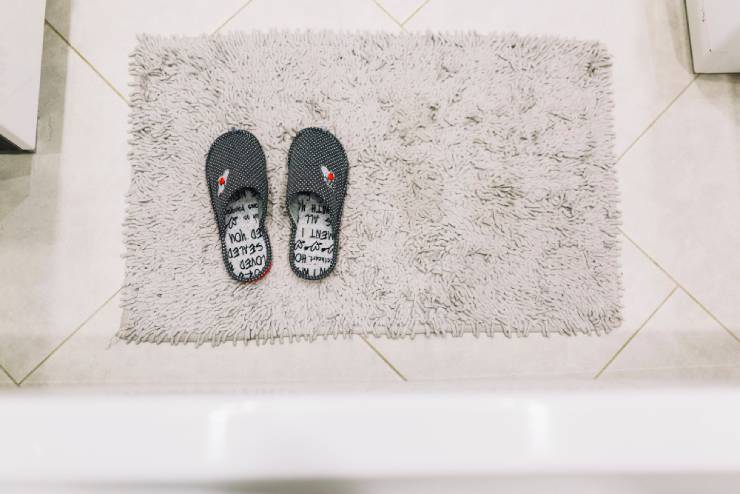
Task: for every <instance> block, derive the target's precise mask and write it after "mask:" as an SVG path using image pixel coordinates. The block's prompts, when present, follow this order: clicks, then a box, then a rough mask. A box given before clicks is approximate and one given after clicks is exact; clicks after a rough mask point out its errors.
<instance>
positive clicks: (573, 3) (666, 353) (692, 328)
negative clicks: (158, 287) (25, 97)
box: [0, 0, 740, 390]
mask: <svg viewBox="0 0 740 494" xmlns="http://www.w3.org/2000/svg"><path fill="white" fill-rule="evenodd" d="M46 21H47V22H46V26H45V40H44V59H43V69H42V81H41V101H40V116H39V130H38V152H37V153H36V154H27V155H0V279H2V283H0V314H1V316H0V387H3V388H5V389H7V390H10V389H12V388H13V387H14V386H16V385H17V386H21V387H24V388H25V387H42V386H43V387H48V386H64V385H93V386H103V387H115V386H126V387H130V386H134V387H138V386H141V387H151V386H154V387H157V386H166V387H169V386H175V387H183V388H197V387H208V388H210V387H212V386H216V385H225V386H230V385H239V386H245V385H246V386H255V387H261V386H263V387H273V386H282V385H285V386H287V385H302V384H303V383H320V384H322V385H324V384H327V383H334V384H336V385H347V386H355V385H356V384H353V383H364V384H363V385H364V386H370V387H372V386H375V385H386V384H389V383H400V384H401V385H402V381H424V382H427V383H428V382H431V381H434V382H451V381H455V382H459V381H468V382H469V383H471V385H474V383H475V382H481V381H482V380H488V379H499V378H501V379H502V380H503V378H510V377H514V378H517V379H520V378H526V379H535V380H543V381H545V382H553V380H558V379H564V380H566V379H567V380H570V381H572V380H576V381H579V380H582V381H584V382H586V381H589V382H590V381H592V380H593V379H598V380H600V381H601V380H603V381H609V380H629V382H635V380H638V381H644V380H654V379H658V380H661V379H665V380H675V379H678V380H681V381H684V380H686V381H701V382H704V381H705V380H709V381H712V382H721V383H728V382H734V383H738V382H740V339H739V337H740V255H739V253H740V76H737V75H735V76H722V75H720V76H704V75H702V76H699V77H696V76H695V75H693V74H692V72H691V60H690V49H689V43H688V36H687V28H686V18H685V13H684V7H683V1H682V0H655V1H650V2H646V1H644V0H625V1H621V2H612V1H609V0H599V1H594V0H562V1H558V2H542V1H540V0H495V1H491V0H464V1H455V2H452V1H450V0H427V1H423V0H379V1H378V2H375V1H373V0H351V1H349V0H313V1H311V2H298V1H289V0H277V1H268V0H249V1H245V0H221V1H218V2H213V1H209V0H128V1H116V2H113V1H111V2H109V1H102V0H101V1H94V0H78V1H74V0H48V2H47V12H46ZM269 28H290V29H303V28H312V29H344V30H357V29H360V30H388V31H395V32H398V31H400V30H408V31H416V30H421V31H424V30H478V31H482V32H487V31H500V32H501V31H503V32H506V31H515V32H519V33H531V34H551V35H558V36H564V37H575V38H583V39H599V40H601V41H603V42H604V43H605V44H606V45H607V47H608V48H609V49H610V50H611V52H612V54H613V56H614V91H615V99H616V108H615V118H616V120H615V126H616V150H615V151H616V155H617V156H618V163H617V169H618V174H619V178H620V187H621V194H622V205H621V208H622V211H623V214H624V218H623V226H622V233H623V236H624V238H623V253H622V265H623V272H624V283H625V294H624V300H623V301H624V324H623V326H622V327H621V328H620V329H618V330H616V331H614V332H612V333H611V334H610V335H608V336H605V337H601V338H598V337H588V336H578V337H562V336H551V337H550V338H549V340H548V341H543V340H542V338H541V337H540V336H538V335H532V336H530V337H529V338H516V337H514V338H511V339H509V338H506V337H503V336H501V337H495V338H492V339H489V338H485V337H482V338H480V339H476V338H474V337H472V336H467V337H463V338H444V339H441V338H430V339H427V338H423V337H420V338H416V339H415V340H413V341H409V340H402V341H396V340H393V341H391V340H387V339H375V338H371V339H368V340H365V339H363V338H352V339H338V340H330V341H317V342H314V343H311V344H305V343H302V344H292V345H288V344H273V345H265V346H257V345H248V346H246V347H245V346H243V345H238V346H231V345H226V346H222V347H218V348H211V347H202V348H199V349H196V348H193V347H192V346H190V347H183V346H179V347H170V346H155V345H126V344H124V343H121V342H118V341H117V340H115V339H114V338H113V335H114V333H115V332H116V330H117V329H118V327H119V325H120V320H121V309H120V308H119V298H118V297H119V290H120V287H121V284H122V282H123V273H124V260H123V259H122V257H121V255H122V250H123V243H122V228H121V223H122V220H123V215H124V208H125V205H124V194H125V192H126V190H127V188H128V180H129V171H128V165H127V162H126V147H127V144H126V135H127V114H128V107H127V101H126V95H127V94H128V87H127V64H128V59H127V55H128V53H129V51H130V50H131V49H132V47H133V46H134V43H135V36H136V33H139V32H147V33H161V34H183V35H195V34H200V33H214V32H228V31H231V30H250V29H263V30H264V29H269Z"/></svg>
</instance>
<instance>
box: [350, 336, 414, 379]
mask: <svg viewBox="0 0 740 494" xmlns="http://www.w3.org/2000/svg"><path fill="white" fill-rule="evenodd" d="M360 338H362V341H364V342H365V343H367V346H369V347H370V349H371V350H372V351H374V352H375V354H376V355H377V356H378V357H380V359H381V360H382V361H383V362H385V363H386V364H387V365H388V367H390V368H391V370H392V371H393V372H395V373H396V374H397V375H398V377H400V378H401V380H402V381H408V379H406V376H404V375H403V374H401V371H399V370H398V369H396V366H394V365H393V364H391V361H390V360H388V358H386V356H385V355H383V354H382V353H380V350H378V349H377V348H376V347H375V345H373V344H372V343H370V341H369V340H368V339H367V338H366V337H365V336H360Z"/></svg>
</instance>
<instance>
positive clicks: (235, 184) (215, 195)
mask: <svg viewBox="0 0 740 494" xmlns="http://www.w3.org/2000/svg"><path fill="white" fill-rule="evenodd" d="M207 163H208V166H207V168H206V174H207V178H208V187H209V190H210V193H211V202H212V203H213V208H214V209H215V212H216V218H217V223H218V230H219V234H220V235H221V236H223V235H225V232H226V228H225V217H226V211H227V206H228V205H229V203H230V202H231V201H232V200H233V199H234V195H235V194H238V193H240V192H242V191H243V190H245V189H252V190H254V191H255V192H256V193H257V195H258V197H259V204H260V208H261V210H262V212H263V214H262V215H261V217H260V224H261V226H264V220H265V216H266V215H265V214H264V212H265V211H266V210H267V166H266V161H265V155H264V153H263V151H262V147H261V146H260V144H259V142H258V141H257V138H256V137H254V136H253V135H252V134H251V133H249V132H246V131H242V130H233V131H231V132H227V133H225V134H222V135H221V136H219V137H218V138H217V139H216V141H214V143H213V145H212V146H211V149H210V151H209V152H208V158H207Z"/></svg>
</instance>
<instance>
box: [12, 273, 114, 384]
mask: <svg viewBox="0 0 740 494" xmlns="http://www.w3.org/2000/svg"><path fill="white" fill-rule="evenodd" d="M122 288H123V285H121V287H120V288H118V290H116V291H115V292H114V293H113V295H111V296H110V297H108V298H107V299H106V300H105V302H103V303H102V304H100V307H98V308H97V309H95V310H94V311H93V313H92V314H90V315H89V316H87V318H86V319H85V320H84V321H82V322H81V323H80V325H79V326H77V327H76V328H75V329H74V331H72V332H71V333H69V334H68V335H67V336H66V337H65V338H64V339H63V340H62V341H60V342H59V344H58V345H57V346H55V347H54V348H53V349H52V350H51V352H49V353H48V355H46V357H44V358H43V359H41V361H40V362H39V363H38V364H36V365H35V366H34V368H33V369H31V370H30V371H29V373H28V374H26V376H25V377H24V378H23V379H21V380H20V381H18V386H21V385H22V384H23V383H24V382H25V381H26V379H28V378H29V377H31V375H32V374H33V373H34V372H36V371H37V370H39V368H41V366H42V365H44V364H45V363H46V361H47V360H49V359H50V358H51V356H52V355H54V354H55V353H56V351H57V350H59V349H60V348H62V346H64V344H65V343H67V342H68V341H69V340H70V339H72V337H73V336H74V335H76V334H77V332H78V331H79V330H80V329H82V328H83V327H84V326H85V324H87V323H88V322H90V319H92V318H93V317H95V316H96V315H97V314H98V312H100V311H101V310H102V309H103V307H105V306H106V305H107V304H108V302H110V301H111V300H113V297H115V296H116V295H118V292H120V291H121V289H122Z"/></svg>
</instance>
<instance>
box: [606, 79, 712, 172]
mask: <svg viewBox="0 0 740 494" xmlns="http://www.w3.org/2000/svg"><path fill="white" fill-rule="evenodd" d="M698 78H699V74H694V77H693V79H691V81H689V83H688V84H686V86H684V88H683V89H681V91H679V92H678V94H677V95H676V96H675V97H674V98H673V99H672V100H671V101H669V102H668V104H667V105H666V107H665V108H663V110H661V112H660V113H658V115H656V117H655V118H654V119H653V121H652V122H650V123H649V124H648V126H647V127H645V129H644V130H643V131H642V132H640V135H638V136H637V137H636V138H635V140H634V141H632V143H630V145H629V146H627V149H625V150H624V151H622V153H621V154H620V155H619V156H618V157H617V159H616V161H615V162H614V165H617V164H618V163H619V162H620V161H622V158H624V157H625V155H626V154H627V153H629V152H630V150H631V149H632V148H633V147H634V146H635V145H636V144H637V143H638V141H639V140H640V139H642V137H643V136H644V135H645V134H647V133H648V131H649V130H650V129H652V128H653V126H654V125H655V124H656V123H657V122H658V120H660V118H661V117H662V116H663V115H664V114H665V113H666V112H667V111H668V110H669V109H670V108H671V107H672V106H673V103H675V102H676V101H678V98H680V97H681V96H683V93H685V92H686V91H687V90H688V89H689V88H690V87H691V85H692V84H694V82H696V80H697V79H698Z"/></svg>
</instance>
